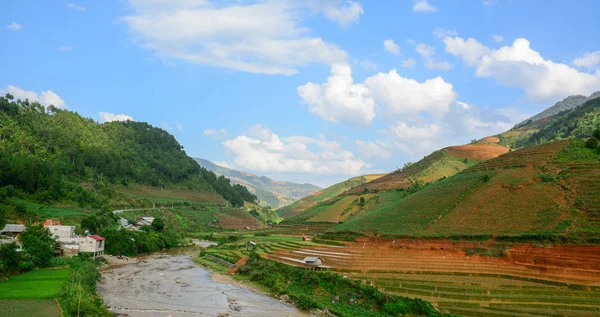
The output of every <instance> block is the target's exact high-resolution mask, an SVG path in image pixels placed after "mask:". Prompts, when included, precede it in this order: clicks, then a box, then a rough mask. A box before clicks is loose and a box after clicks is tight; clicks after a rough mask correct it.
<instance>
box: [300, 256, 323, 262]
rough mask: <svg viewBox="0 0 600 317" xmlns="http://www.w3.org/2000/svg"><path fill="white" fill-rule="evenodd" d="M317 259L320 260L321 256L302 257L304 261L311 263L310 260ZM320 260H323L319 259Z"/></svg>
mask: <svg viewBox="0 0 600 317" xmlns="http://www.w3.org/2000/svg"><path fill="white" fill-rule="evenodd" d="M317 260H321V258H319V257H316V256H307V257H305V258H304V262H305V263H312V262H316V261H317ZM321 261H323V260H321Z"/></svg>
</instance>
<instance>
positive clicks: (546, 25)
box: [0, 0, 600, 186]
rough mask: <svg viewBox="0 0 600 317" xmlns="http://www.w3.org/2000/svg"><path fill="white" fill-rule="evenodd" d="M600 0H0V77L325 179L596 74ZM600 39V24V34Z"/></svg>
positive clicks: (458, 138)
mask: <svg viewBox="0 0 600 317" xmlns="http://www.w3.org/2000/svg"><path fill="white" fill-rule="evenodd" d="M599 10H600V2H598V1H583V0H581V1H543V2H542V1H525V0H521V1H517V0H495V1H493V0H473V1H467V0H464V1H458V0H456V1H452V0H444V1H442V0H428V1H424V0H420V1H412V0H405V1H360V0H358V1H346V0H339V1H338V0H321V1H319V0H309V1H294V0H273V1H268V0H266V1H259V2H254V1H210V0H181V1H169V0H129V1H126V0H122V1H83V0H81V1H59V0H55V1H28V0H6V1H2V4H0V39H1V40H2V43H3V49H2V50H1V51H0V70H1V72H0V92H1V93H5V92H11V93H12V94H13V95H15V96H17V97H20V98H29V99H36V100H39V101H40V102H42V103H45V104H50V103H52V104H54V105H57V106H61V107H66V108H67V109H69V110H72V111H76V112H78V113H80V114H82V115H84V116H86V117H91V118H94V119H95V120H97V121H99V122H103V121H106V120H124V119H133V120H138V121H146V122H149V123H151V124H153V125H155V126H157V127H162V128H165V129H167V130H168V131H169V132H170V133H172V134H174V135H175V137H176V138H177V139H178V140H179V142H180V143H181V144H182V145H183V146H184V147H185V149H186V151H187V153H188V154H189V155H191V156H196V157H203V158H207V159H210V160H213V161H216V162H218V163H220V164H223V165H227V166H230V167H232V168H236V169H240V170H245V171H250V172H254V173H256V174H259V175H267V176H270V177H273V178H275V179H278V180H290V181H298V182H311V183H314V184H317V185H320V186H326V185H330V184H332V183H333V182H336V181H340V180H343V179H345V178H348V177H350V176H355V175H360V174H365V173H371V172H384V171H391V170H394V169H395V168H396V167H397V166H402V164H404V163H405V162H407V161H416V160H418V159H419V158H421V157H423V156H424V155H427V154H429V153H430V152H431V151H433V150H436V149H439V148H441V147H444V146H448V145H454V144H463V143H467V142H469V141H470V140H471V139H474V138H481V137H484V136H486V135H490V134H494V133H499V132H502V131H504V130H506V129H508V128H510V127H511V126H512V125H513V124H515V123H517V122H519V121H520V120H523V119H525V118H527V117H528V116H529V115H532V114H535V113H537V112H539V111H541V110H543V109H544V108H546V107H548V106H550V105H552V104H553V103H555V102H556V101H558V100H560V99H562V98H564V97H566V96H568V95H571V94H584V95H589V94H591V93H592V92H593V91H595V90H599V89H600V71H599V69H600V41H598V40H597V39H599V38H600V34H599V33H600V27H599V26H600V25H599V24H600V23H599V22H598V19H597V17H596V16H595V14H594V13H595V12H598V11H599ZM594 39H596V40H594Z"/></svg>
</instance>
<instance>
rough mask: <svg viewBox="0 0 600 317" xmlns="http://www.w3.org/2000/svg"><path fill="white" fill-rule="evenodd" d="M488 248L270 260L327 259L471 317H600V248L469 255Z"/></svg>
mask: <svg viewBox="0 0 600 317" xmlns="http://www.w3.org/2000/svg"><path fill="white" fill-rule="evenodd" d="M481 247H484V248H485V247H490V246H488V245H485V244H483V245H482V244H480V243H475V242H472V243H469V242H461V243H459V242H450V241H441V240H429V241H428V240H397V241H396V240H394V241H381V240H380V241H377V240H366V239H363V240H358V241H357V242H355V243H349V244H348V245H347V246H346V247H334V246H312V247H304V248H298V249H290V248H289V247H288V248H277V247H274V248H269V249H270V250H267V251H268V252H269V254H268V255H267V257H268V258H270V259H273V260H276V261H279V262H283V263H287V264H289V265H295V266H302V264H301V260H302V259H303V258H304V257H306V256H319V257H321V258H323V259H324V263H325V265H326V266H327V267H328V268H329V269H331V270H334V271H337V272H339V273H340V274H344V275H345V276H347V277H349V278H352V279H357V280H361V281H364V282H365V283H367V284H372V285H375V286H377V287H378V288H380V289H381V290H383V291H384V292H388V293H390V294H396V295H401V296H408V297H418V298H422V299H425V300H427V301H430V302H432V303H433V304H434V305H435V306H436V307H438V308H439V309H440V310H441V311H445V312H449V313H454V314H459V315H463V316H597V315H600V306H599V305H598V303H600V252H599V251H600V246H575V247H572V246H555V247H550V248H538V247H532V246H525V245H517V246H513V247H512V248H511V247H509V248H508V249H507V250H506V251H505V252H504V255H502V256H501V257H497V258H494V257H488V256H477V255H474V256H467V254H466V252H465V251H464V250H465V249H473V248H481ZM495 247H497V246H495Z"/></svg>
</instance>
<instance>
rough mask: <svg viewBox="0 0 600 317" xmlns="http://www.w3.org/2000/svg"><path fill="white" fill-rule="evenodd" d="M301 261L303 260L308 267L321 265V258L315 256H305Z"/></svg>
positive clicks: (319, 266)
mask: <svg viewBox="0 0 600 317" xmlns="http://www.w3.org/2000/svg"><path fill="white" fill-rule="evenodd" d="M302 262H304V265H305V266H306V267H307V268H310V269H317V268H321V267H322V266H323V259H321V258H320V257H316V256H307V257H305V258H304V260H302Z"/></svg>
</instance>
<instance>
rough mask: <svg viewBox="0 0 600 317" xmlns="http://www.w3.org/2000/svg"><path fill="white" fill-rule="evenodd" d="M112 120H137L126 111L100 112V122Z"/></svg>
mask: <svg viewBox="0 0 600 317" xmlns="http://www.w3.org/2000/svg"><path fill="white" fill-rule="evenodd" d="M111 121H135V120H133V117H131V116H128V115H126V114H124V113H119V114H114V113H110V112H100V122H111Z"/></svg>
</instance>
